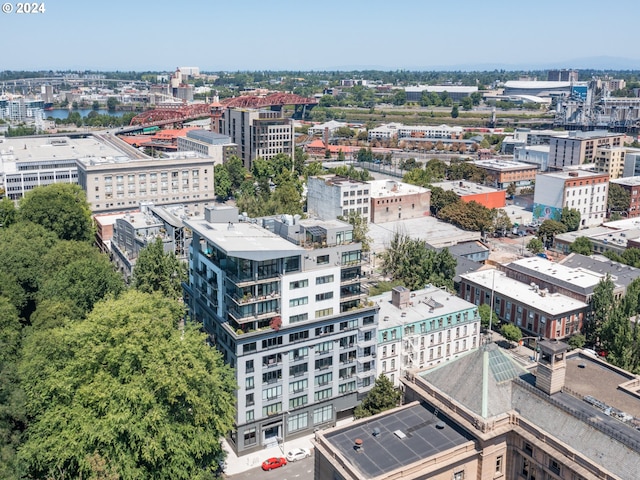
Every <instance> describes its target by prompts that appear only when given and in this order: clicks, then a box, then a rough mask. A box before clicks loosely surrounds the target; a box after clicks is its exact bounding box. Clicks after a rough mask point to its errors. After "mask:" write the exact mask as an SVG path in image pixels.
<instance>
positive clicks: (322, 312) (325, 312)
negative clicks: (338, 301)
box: [315, 308, 333, 318]
mask: <svg viewBox="0 0 640 480" xmlns="http://www.w3.org/2000/svg"><path fill="white" fill-rule="evenodd" d="M315 315H316V318H320V317H328V316H329V315H333V308H323V309H322V310H316V314H315Z"/></svg>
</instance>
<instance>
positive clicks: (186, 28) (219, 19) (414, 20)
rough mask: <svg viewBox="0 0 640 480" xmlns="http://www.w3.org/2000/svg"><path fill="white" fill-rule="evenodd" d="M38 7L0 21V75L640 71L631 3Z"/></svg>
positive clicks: (269, 0) (114, 0)
mask: <svg viewBox="0 0 640 480" xmlns="http://www.w3.org/2000/svg"><path fill="white" fill-rule="evenodd" d="M4 1H5V0H0V3H3V2H4ZM9 3H12V5H13V6H14V7H15V5H16V3H17V2H14V1H11V2H9ZM43 3H44V4H45V9H46V11H45V13H42V14H30V15H26V14H23V15H19V14H16V13H11V14H4V13H0V45H2V48H0V70H23V69H24V70H41V69H43V70H44V69H53V70H55V69H83V70H84V69H91V70H138V71H139V70H167V71H171V70H173V69H175V67H178V66H199V67H200V68H201V69H202V70H205V71H220V70H230V71H235V70H303V71H305V70H326V69H340V70H344V69H351V68H379V69H384V70H396V69H438V70H440V69H444V68H446V67H451V68H455V69H462V68H464V69H469V67H471V69H475V67H478V66H479V67H486V68H507V69H510V68H511V69H520V68H532V69H533V68H541V69H542V68H556V67H560V66H564V67H567V68H586V67H588V66H592V67H602V68H613V66H612V67H608V66H607V65H603V62H604V63H605V64H606V63H607V62H613V61H612V60H603V59H600V60H591V62H594V65H582V64H580V60H579V59H584V58H594V57H616V58H623V59H627V60H632V61H633V62H627V63H626V64H625V65H629V66H626V67H625V68H637V69H640V60H638V59H640V52H638V48H637V41H636V38H635V37H636V35H634V33H635V32H636V31H637V25H635V23H636V22H637V18H638V16H637V13H638V6H637V2H636V0H620V1H618V2H615V3H614V4H611V5H612V7H611V8H612V10H611V11H608V10H607V8H606V5H608V4H606V3H603V2H601V1H598V2H596V1H592V0H582V1H578V0H553V1H552V0H534V1H529V2H522V1H513V0H512V1H506V0H485V1H482V2H478V1H474V2H471V1H468V0H461V1H460V0H459V1H458V2H451V1H449V2H442V1H433V0H393V1H388V0H387V1H378V0H367V1H358V0H351V1H348V0H343V1H336V0H323V1H318V2H312V1H307V0H244V1H243V0H227V1H225V2H222V1H219V0H184V1H182V2H181V1H180V0H175V1H172V2H169V1H165V0H157V1H150V0H129V1H123V0H104V1H102V2H94V1H91V0H89V1H88V0H83V1H79V0H45V1H44V2H43ZM14 10H15V8H14ZM482 69H484V68H482Z"/></svg>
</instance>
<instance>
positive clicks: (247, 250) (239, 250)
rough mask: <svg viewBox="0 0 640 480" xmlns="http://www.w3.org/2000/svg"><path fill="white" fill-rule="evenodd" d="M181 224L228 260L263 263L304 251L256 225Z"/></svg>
mask: <svg viewBox="0 0 640 480" xmlns="http://www.w3.org/2000/svg"><path fill="white" fill-rule="evenodd" d="M184 223H185V225H186V226H187V227H189V228H191V229H192V230H193V231H194V232H198V233H199V234H200V235H201V236H202V237H203V238H205V239H207V240H209V241H211V242H212V243H214V244H215V245H216V246H217V247H218V248H220V249H221V250H223V251H224V252H225V253H226V254H227V255H229V256H231V257H238V258H245V259H248V260H254V261H264V260H268V259H272V258H281V257H289V256H294V255H302V254H304V253H305V249H304V248H302V247H298V246H296V245H294V244H293V243H291V242H289V241H287V240H285V239H284V238H282V237H280V236H279V235H276V234H275V233H271V232H270V231H269V230H267V229H265V228H262V227H261V226H258V225H257V224H255V223H249V222H237V223H209V222H208V221H206V220H203V219H188V220H185V221H184Z"/></svg>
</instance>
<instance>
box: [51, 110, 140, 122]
mask: <svg viewBox="0 0 640 480" xmlns="http://www.w3.org/2000/svg"><path fill="white" fill-rule="evenodd" d="M94 111H95V112H97V113H98V114H99V115H111V116H112V117H121V116H122V115H124V114H125V113H127V112H122V111H113V112H110V111H109V110H91V109H90V108H79V109H78V110H69V109H67V108H56V109H53V110H47V111H45V112H44V115H45V117H46V118H49V117H53V118H59V119H62V120H64V119H65V118H68V117H69V114H70V113H71V112H78V113H79V114H80V116H81V117H86V116H87V115H89V113H91V112H94Z"/></svg>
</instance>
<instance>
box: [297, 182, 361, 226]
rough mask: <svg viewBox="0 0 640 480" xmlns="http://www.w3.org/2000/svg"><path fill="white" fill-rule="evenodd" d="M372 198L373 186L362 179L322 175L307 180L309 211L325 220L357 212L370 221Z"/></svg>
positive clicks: (310, 213)
mask: <svg viewBox="0 0 640 480" xmlns="http://www.w3.org/2000/svg"><path fill="white" fill-rule="evenodd" d="M370 198H371V186H370V185H369V183H367V182H361V181H360V180H353V179H351V178H346V177H341V176H339V175H321V176H317V177H309V179H308V181H307V211H308V213H309V215H314V216H317V217H318V218H321V219H324V220H332V219H334V218H337V217H340V216H342V217H344V218H346V217H347V216H348V215H349V213H351V212H355V213H358V214H360V215H362V216H363V217H364V218H366V219H367V221H370V220H371V213H370V212H369V207H370Z"/></svg>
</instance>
